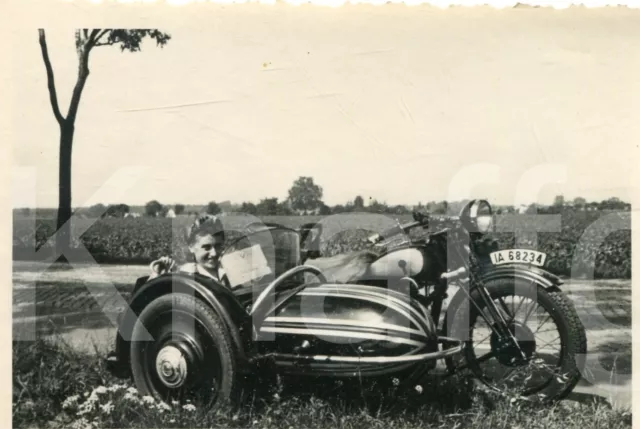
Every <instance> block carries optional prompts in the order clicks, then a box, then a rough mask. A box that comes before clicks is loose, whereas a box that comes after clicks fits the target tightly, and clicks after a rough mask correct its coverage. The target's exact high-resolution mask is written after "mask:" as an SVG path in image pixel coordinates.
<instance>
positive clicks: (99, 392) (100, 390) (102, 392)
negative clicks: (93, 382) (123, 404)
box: [93, 386, 107, 395]
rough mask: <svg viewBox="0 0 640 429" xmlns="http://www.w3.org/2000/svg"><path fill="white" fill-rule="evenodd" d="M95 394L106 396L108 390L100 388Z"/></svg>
mask: <svg viewBox="0 0 640 429" xmlns="http://www.w3.org/2000/svg"><path fill="white" fill-rule="evenodd" d="M93 393H95V394H96V395H104V394H105V393H107V388H106V387H104V386H98V387H96V388H95V389H93Z"/></svg>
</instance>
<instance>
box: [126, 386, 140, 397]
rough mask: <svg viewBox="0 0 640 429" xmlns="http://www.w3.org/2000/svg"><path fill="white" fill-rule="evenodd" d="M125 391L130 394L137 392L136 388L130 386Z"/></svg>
mask: <svg viewBox="0 0 640 429" xmlns="http://www.w3.org/2000/svg"><path fill="white" fill-rule="evenodd" d="M127 393H130V394H132V395H137V394H138V389H136V388H135V387H130V388H128V389H127Z"/></svg>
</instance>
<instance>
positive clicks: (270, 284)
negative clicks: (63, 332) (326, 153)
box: [108, 224, 463, 403]
mask: <svg viewBox="0 0 640 429" xmlns="http://www.w3.org/2000/svg"><path fill="white" fill-rule="evenodd" d="M307 232H308V231H307ZM303 235H304V232H303ZM306 255H308V253H305V251H302V250H301V233H300V231H298V230H293V229H290V228H287V227H284V226H280V225H275V224H270V225H263V226H262V227H259V228H251V229H250V231H248V232H247V233H246V234H244V235H242V236H241V237H240V238H238V239H236V240H234V241H232V242H231V243H230V245H229V246H228V248H227V249H225V252H224V254H223V256H222V264H223V266H224V268H225V271H226V272H227V276H228V278H229V282H230V283H231V288H227V287H225V286H223V285H222V284H219V283H217V282H215V281H214V280H213V279H211V278H208V277H205V276H202V275H200V274H197V273H196V274H192V273H181V272H177V273H172V274H166V275H163V276H160V277H157V278H154V279H152V280H150V281H149V280H148V278H141V279H138V281H137V283H136V285H135V288H134V290H133V293H132V296H131V298H130V300H129V302H128V308H127V309H125V310H124V311H123V313H122V314H121V316H120V322H119V326H118V333H117V339H116V344H115V352H114V353H112V355H111V356H110V357H109V359H108V364H109V367H110V368H112V370H113V371H114V372H116V373H117V374H120V375H122V376H132V377H133V379H134V381H135V383H136V385H137V387H138V389H139V391H141V392H142V393H144V394H149V395H152V396H155V397H157V398H161V399H162V400H167V398H169V397H172V398H173V397H184V395H194V394H197V395H204V397H205V398H208V399H207V400H209V401H212V403H213V402H215V403H218V402H220V401H228V400H232V399H233V397H234V395H235V394H237V392H238V390H239V389H240V388H239V386H240V383H241V380H242V379H246V378H248V377H253V375H256V374H257V373H258V372H260V371H264V370H265V368H266V369H268V371H271V372H272V371H277V372H280V373H282V374H284V375H297V376H310V377H319V376H321V377H347V378H348V377H377V376H391V375H393V376H398V377H402V378H403V379H405V380H411V379H412V378H415V377H419V376H421V375H423V374H424V373H425V372H427V371H429V370H430V369H432V368H433V367H435V365H436V360H438V359H443V358H446V357H450V356H453V355H456V354H459V353H461V352H462V347H463V345H462V343H460V342H455V341H454V340H452V339H449V338H445V337H439V336H438V335H437V332H436V327H435V324H434V321H433V320H432V319H431V316H430V313H429V312H428V311H427V308H425V307H424V306H423V305H422V304H421V303H420V302H418V300H415V299H413V297H412V295H411V291H410V288H409V285H404V284H402V282H399V283H397V284H394V285H393V286H391V287H389V288H381V287H379V286H368V285H365V284H341V283H335V282H329V281H327V278H326V276H325V275H324V274H323V272H322V271H321V270H320V269H318V268H316V267H314V266H313V260H310V261H305V256H306ZM303 261H305V262H306V263H304V264H303V263H302V262H303ZM451 342H454V343H455V344H454V345H452V344H451ZM444 343H447V347H444Z"/></svg>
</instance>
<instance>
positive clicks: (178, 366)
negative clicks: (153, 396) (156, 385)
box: [156, 346, 187, 387]
mask: <svg viewBox="0 0 640 429" xmlns="http://www.w3.org/2000/svg"><path fill="white" fill-rule="evenodd" d="M156 371H157V373H158V377H159V378H160V380H161V381H162V383H164V384H165V385H166V386H167V387H179V386H181V385H182V384H183V383H184V382H185V380H186V379H187V360H186V359H185V357H184V355H183V354H182V352H181V351H180V349H178V348H177V347H175V346H166V347H164V348H162V349H161V350H160V352H159V353H158V356H157V357H156Z"/></svg>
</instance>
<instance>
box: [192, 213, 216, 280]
mask: <svg viewBox="0 0 640 429" xmlns="http://www.w3.org/2000/svg"><path fill="white" fill-rule="evenodd" d="M224 241H225V233H224V228H223V226H222V222H221V221H220V219H219V218H217V217H215V216H209V215H207V216H202V217H199V218H198V219H196V221H195V222H194V223H193V225H191V227H190V228H189V232H188V234H187V245H188V246H189V250H190V251H191V253H193V256H194V258H195V261H196V263H197V264H198V265H201V266H203V267H204V268H206V269H209V270H215V269H217V268H218V266H219V263H220V261H219V258H220V253H221V252H222V250H223V249H224Z"/></svg>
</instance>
